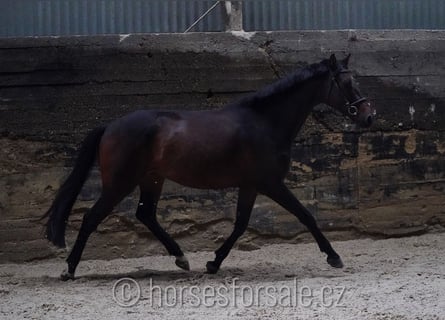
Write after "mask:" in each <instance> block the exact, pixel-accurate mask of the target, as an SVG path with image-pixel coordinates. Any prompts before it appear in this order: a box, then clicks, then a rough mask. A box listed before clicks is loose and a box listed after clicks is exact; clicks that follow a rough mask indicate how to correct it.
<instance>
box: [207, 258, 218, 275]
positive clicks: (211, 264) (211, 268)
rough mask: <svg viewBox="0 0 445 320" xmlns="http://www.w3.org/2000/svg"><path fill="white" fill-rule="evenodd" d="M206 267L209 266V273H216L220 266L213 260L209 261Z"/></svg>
mask: <svg viewBox="0 0 445 320" xmlns="http://www.w3.org/2000/svg"><path fill="white" fill-rule="evenodd" d="M206 268H207V273H209V274H215V273H217V272H218V270H219V267H218V266H217V265H216V264H215V262H213V261H209V262H207V264H206Z"/></svg>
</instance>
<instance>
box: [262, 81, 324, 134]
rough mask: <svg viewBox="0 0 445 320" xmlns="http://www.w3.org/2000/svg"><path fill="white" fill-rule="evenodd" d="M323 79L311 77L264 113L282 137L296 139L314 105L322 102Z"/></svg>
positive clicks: (281, 97)
mask: <svg viewBox="0 0 445 320" xmlns="http://www.w3.org/2000/svg"><path fill="white" fill-rule="evenodd" d="M323 81H324V80H323V78H317V79H310V80H308V81H307V82H306V83H305V84H303V85H301V86H300V87H299V88H298V89H296V90H290V91H288V93H287V94H284V95H282V96H280V98H279V99H278V100H277V101H276V103H275V105H273V106H272V105H271V106H269V108H267V110H266V113H265V114H264V115H265V117H266V118H267V119H268V120H269V121H268V122H269V123H270V124H271V126H272V128H273V130H276V131H277V133H278V135H279V136H280V137H282V138H283V139H285V140H289V142H292V141H293V140H294V139H295V137H296V136H297V134H298V132H299V131H300V129H301V127H302V126H303V124H304V122H305V121H306V119H307V118H308V116H309V114H310V113H311V111H312V109H313V108H314V106H316V105H317V104H319V103H321V99H322V96H323Z"/></svg>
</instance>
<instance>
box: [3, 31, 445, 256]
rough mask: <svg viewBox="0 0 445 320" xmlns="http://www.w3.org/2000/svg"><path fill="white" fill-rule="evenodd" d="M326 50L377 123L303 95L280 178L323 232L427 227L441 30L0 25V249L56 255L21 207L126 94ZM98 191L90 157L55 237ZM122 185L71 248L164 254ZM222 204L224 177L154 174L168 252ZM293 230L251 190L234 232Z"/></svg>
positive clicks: (266, 74)
mask: <svg viewBox="0 0 445 320" xmlns="http://www.w3.org/2000/svg"><path fill="white" fill-rule="evenodd" d="M331 52H334V53H337V54H338V56H340V57H341V56H342V55H343V54H345V53H352V59H351V68H353V69H355V70H356V71H357V72H358V74H359V75H358V81H359V82H360V85H361V87H362V91H363V92H364V93H365V94H367V95H368V96H369V97H370V99H371V100H372V101H373V103H374V104H375V106H376V107H377V110H378V121H377V123H376V125H375V126H374V127H373V128H372V129H371V130H366V131H356V130H354V129H352V128H351V127H350V126H349V125H348V124H349V121H348V120H346V119H344V118H342V117H339V116H337V115H335V114H333V113H332V111H331V110H330V109H327V108H325V107H319V108H317V110H316V111H315V112H314V115H313V116H312V117H311V118H310V119H309V120H308V122H307V123H306V125H305V126H304V128H303V130H302V132H301V134H300V135H299V136H298V137H297V140H296V143H295V145H294V158H293V159H294V160H293V162H292V169H291V172H290V173H289V176H288V181H287V183H288V185H289V186H290V187H291V188H292V191H293V192H294V193H295V194H296V195H297V196H298V197H299V199H300V200H302V201H303V202H304V203H305V204H306V205H307V206H308V208H309V209H310V210H311V211H312V212H313V213H314V215H315V216H316V217H317V219H318V221H319V223H320V225H321V226H322V228H323V229H324V230H326V232H327V233H328V236H329V237H330V238H331V239H344V238H351V237H359V236H369V235H378V236H400V235H407V234H413V233H419V232H425V231H428V230H431V229H440V228H442V227H443V226H444V225H445V191H444V188H445V132H444V129H445V60H444V59H443V57H444V56H445V32H433V31H431V32H430V31H418V32H414V31H412V32H411V31H375V32H365V31H357V32H355V31H338V32H335V31H333V32H274V33H256V34H255V33H247V34H246V33H232V34H231V33H215V34H199V33H196V34H186V35H182V34H162V35H157V34H149V35H130V36H127V35H121V36H103V37H69V38H21V39H1V40H0V190H1V191H2V192H1V193H0V262H5V261H24V260H32V259H43V258H45V257H52V256H55V255H60V254H61V253H60V252H56V251H54V250H53V249H52V248H51V246H49V244H48V243H47V242H46V241H45V240H43V239H42V227H41V222H36V221H34V219H36V218H37V217H39V216H40V215H42V214H43V213H44V212H45V211H46V209H47V208H48V207H49V205H50V203H51V201H52V199H53V198H54V194H55V192H56V191H57V189H58V186H59V185H60V183H61V181H62V180H63V178H64V177H65V176H66V174H67V173H68V172H69V170H70V168H71V166H72V158H73V156H74V155H75V154H76V149H77V147H78V145H79V143H80V141H81V140H82V138H83V137H84V135H85V133H86V132H87V131H88V130H90V129H91V128H93V127H95V126H97V125H99V124H103V123H107V122H109V121H110V120H111V119H115V118H116V117H119V116H121V115H124V114H126V113H128V112H130V111H132V110H135V109H140V108H161V109H174V108H181V109H208V108H218V107H220V106H222V105H224V104H225V103H226V102H228V101H231V100H233V99H236V98H237V97H239V96H241V95H243V94H245V93H247V92H251V91H254V90H256V89H258V88H260V87H261V86H263V85H265V84H267V83H270V82H272V81H274V80H275V79H277V77H280V76H282V75H283V74H285V73H286V72H288V71H290V70H293V69H295V68H296V67H299V66H303V65H306V64H307V63H312V62H318V61H320V60H321V59H323V58H326V57H328V56H329V54H330V53H331ZM99 189H100V183H99V173H98V172H97V170H95V171H94V172H93V173H92V178H91V179H90V181H89V182H88V183H87V185H86V186H85V188H84V189H83V191H82V193H81V195H80V197H79V201H78V202H77V204H76V206H75V209H74V211H73V214H72V216H71V220H70V224H69V230H68V237H69V239H70V240H69V242H71V243H72V239H73V237H74V236H75V235H76V233H77V229H78V227H79V224H80V221H81V218H82V215H83V213H84V212H85V210H86V209H87V208H88V207H90V206H91V205H92V204H93V203H94V199H95V198H96V197H97V194H98V192H99ZM137 196H138V195H137V192H136V193H135V194H134V195H133V196H132V197H129V198H127V199H126V200H124V201H123V202H122V203H121V204H120V205H119V207H118V208H116V210H115V213H114V214H113V215H112V216H110V218H109V219H107V220H106V221H105V222H104V223H103V224H102V225H101V226H100V228H99V230H98V231H99V232H98V233H96V234H95V235H94V236H93V237H92V239H91V241H90V242H89V245H88V248H87V250H86V253H85V257H90V258H91V257H99V258H112V257H119V256H127V257H128V256H138V255H145V254H149V253H154V252H156V253H160V252H165V250H164V249H163V248H162V247H161V246H160V244H159V243H158V241H156V240H154V239H153V237H152V235H151V234H150V232H148V230H146V229H145V227H143V226H142V225H141V224H140V223H138V222H137V221H136V220H135V218H134V214H133V212H134V211H135V208H136V199H135V198H137ZM235 202H236V192H235V190H224V191H222V192H221V191H211V190H195V189H190V188H184V187H182V186H178V185H176V184H173V183H168V184H167V185H166V186H165V191H164V193H163V197H162V201H161V202H160V204H159V206H160V209H159V215H160V220H161V223H162V224H163V225H164V226H165V227H166V228H167V230H168V231H169V232H170V233H171V234H172V235H173V236H174V238H175V239H177V240H178V242H179V243H180V244H181V245H182V247H183V248H184V250H186V251H191V250H198V249H208V250H214V249H216V248H217V247H218V246H219V245H220V244H221V243H222V241H223V240H224V239H225V238H226V237H227V235H228V234H229V232H230V230H231V228H232V220H233V216H234V210H235V208H234V205H235ZM306 240H310V237H309V236H308V234H307V233H306V232H305V229H304V228H303V227H302V226H301V225H300V224H299V223H298V222H297V221H296V219H295V218H294V217H293V216H291V215H290V214H288V213H286V212H284V211H283V210H282V209H281V208H279V207H278V206H277V205H275V204H274V203H272V202H270V201H268V200H267V199H265V198H262V197H260V198H259V199H258V200H257V203H256V206H255V209H254V213H253V216H252V219H251V223H250V228H249V231H248V232H247V233H246V235H245V236H244V237H243V238H242V239H240V241H239V244H238V246H239V248H241V249H246V250H248V249H254V248H256V247H258V246H260V245H262V244H264V243H271V242H282V241H290V242H295V241H306ZM310 241H311V240H310ZM314 248H315V245H314Z"/></svg>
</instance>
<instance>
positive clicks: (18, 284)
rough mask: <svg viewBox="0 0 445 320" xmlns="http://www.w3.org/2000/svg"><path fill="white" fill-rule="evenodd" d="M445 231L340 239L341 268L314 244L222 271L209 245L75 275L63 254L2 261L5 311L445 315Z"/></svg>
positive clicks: (86, 268) (33, 315) (234, 257)
mask: <svg viewBox="0 0 445 320" xmlns="http://www.w3.org/2000/svg"><path fill="white" fill-rule="evenodd" d="M444 240H445V233H434V234H427V235H423V236H416V237H409V238H400V239H388V240H371V239H361V240H354V241H343V242H335V243H334V246H335V248H337V251H338V252H339V253H340V254H342V257H343V261H344V263H345V268H344V269H341V270H337V269H333V268H330V267H329V266H328V265H327V264H326V263H325V261H324V256H323V255H322V254H321V253H319V252H317V250H316V247H315V244H291V245H289V244H279V245H270V246H266V247H263V248H261V249H259V250H255V251H249V252H243V251H236V250H234V251H232V253H231V255H230V256H229V257H228V259H227V260H226V262H225V264H224V265H223V268H222V269H221V270H220V272H219V273H218V274H217V275H208V274H204V266H205V263H206V261H207V260H209V259H211V258H212V257H213V253H211V252H197V253H190V254H188V258H189V260H190V264H191V267H192V271H191V272H186V271H182V270H178V269H177V267H176V266H175V265H174V259H173V258H172V257H168V256H151V257H145V258H139V259H125V260H124V259H119V260H113V261H82V262H81V264H80V266H79V269H78V273H77V276H78V279H77V280H76V281H74V282H73V281H69V282H61V281H59V279H58V276H59V274H60V271H61V270H62V269H63V268H64V262H63V261H45V262H35V263H29V264H19V265H15V264H3V265H0V319H109V320H112V319H228V318H235V319H259V318H261V319H445V255H444V253H445V250H444V249H445V241H444ZM123 278H132V279H133V280H128V279H127V280H125V279H124V280H122V279H123ZM138 290H140V291H138ZM127 305H130V306H127Z"/></svg>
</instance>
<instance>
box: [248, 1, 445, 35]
mask: <svg viewBox="0 0 445 320" xmlns="http://www.w3.org/2000/svg"><path fill="white" fill-rule="evenodd" d="M243 9H244V29H245V30H246V31H252V30H294V29H306V30H307V29H325V30H329V29H445V1H444V0H273V1H272V0H244V7H243Z"/></svg>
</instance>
